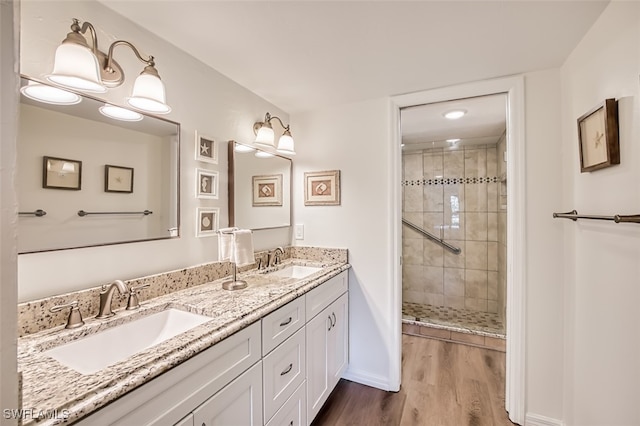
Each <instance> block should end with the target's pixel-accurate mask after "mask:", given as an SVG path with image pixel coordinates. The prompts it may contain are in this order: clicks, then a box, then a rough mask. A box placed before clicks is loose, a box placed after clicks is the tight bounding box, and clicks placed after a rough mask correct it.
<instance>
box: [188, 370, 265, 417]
mask: <svg viewBox="0 0 640 426" xmlns="http://www.w3.org/2000/svg"><path fill="white" fill-rule="evenodd" d="M193 423H194V426H230V425H243V426H262V424H263V422H262V362H258V363H257V364H255V365H254V366H253V367H251V368H250V369H249V370H247V371H245V372H244V373H243V374H242V375H241V376H240V377H238V378H237V379H235V380H234V381H233V382H231V383H229V384H228V385H227V386H226V387H225V388H224V389H222V390H221V391H220V392H218V393H217V394H215V395H214V396H212V397H211V398H209V399H208V400H207V401H205V402H204V404H202V405H201V406H199V407H198V408H196V409H195V410H194V411H193Z"/></svg>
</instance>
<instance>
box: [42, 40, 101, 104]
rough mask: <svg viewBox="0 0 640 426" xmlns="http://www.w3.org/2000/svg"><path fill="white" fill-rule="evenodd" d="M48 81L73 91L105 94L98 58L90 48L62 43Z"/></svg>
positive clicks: (57, 50)
mask: <svg viewBox="0 0 640 426" xmlns="http://www.w3.org/2000/svg"><path fill="white" fill-rule="evenodd" d="M46 78H47V80H49V81H51V82H53V83H56V84H59V85H61V86H64V87H69V88H72V89H78V90H83V91H86V92H96V93H104V92H106V91H107V89H106V87H104V86H103V85H102V80H101V79H100V65H99V64H98V58H96V55H94V54H93V52H92V51H91V50H89V49H88V48H86V47H84V46H81V45H79V44H75V43H62V44H61V45H60V46H58V48H57V49H56V56H55V62H54V64H53V72H52V73H51V74H49V75H48V76H47V77H46Z"/></svg>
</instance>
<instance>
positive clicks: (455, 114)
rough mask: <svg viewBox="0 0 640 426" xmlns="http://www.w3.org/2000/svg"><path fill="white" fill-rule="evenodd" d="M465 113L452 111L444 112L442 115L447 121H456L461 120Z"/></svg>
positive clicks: (462, 110) (456, 110)
mask: <svg viewBox="0 0 640 426" xmlns="http://www.w3.org/2000/svg"><path fill="white" fill-rule="evenodd" d="M466 113H467V111H465V110H464V109H454V110H452V111H448V112H445V113H444V114H443V115H444V117H445V118H448V119H449V120H457V119H458V118H462V117H463V116H464V115H465V114H466Z"/></svg>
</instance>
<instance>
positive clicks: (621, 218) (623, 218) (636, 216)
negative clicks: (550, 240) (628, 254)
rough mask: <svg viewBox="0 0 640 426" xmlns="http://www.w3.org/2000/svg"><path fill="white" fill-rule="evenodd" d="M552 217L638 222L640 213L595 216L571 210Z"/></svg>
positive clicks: (639, 221)
mask: <svg viewBox="0 0 640 426" xmlns="http://www.w3.org/2000/svg"><path fill="white" fill-rule="evenodd" d="M553 217H554V218H560V219H571V220H572V221H574V222H575V221H576V220H578V219H595V220H611V221H614V222H615V223H625V222H626V223H640V214H632V215H626V216H625V215H619V214H616V215H613V216H597V215H592V214H578V212H577V211H576V210H571V211H570V212H566V213H554V214H553Z"/></svg>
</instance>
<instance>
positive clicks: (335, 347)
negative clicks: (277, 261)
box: [77, 271, 349, 426]
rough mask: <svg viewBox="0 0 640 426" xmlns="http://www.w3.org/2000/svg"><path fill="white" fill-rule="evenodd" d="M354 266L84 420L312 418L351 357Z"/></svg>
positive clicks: (178, 423)
mask: <svg viewBox="0 0 640 426" xmlns="http://www.w3.org/2000/svg"><path fill="white" fill-rule="evenodd" d="M347 289H348V283H347V272H346V271H345V272H341V273H340V274H338V275H336V276H335V277H332V278H330V279H329V280H327V281H326V282H324V283H322V284H320V285H318V286H317V287H315V288H314V289H312V290H311V291H309V292H308V293H306V294H304V295H302V296H300V297H298V298H296V299H294V300H292V301H291V302H289V303H287V304H286V305H284V306H281V307H280V308H278V309H276V310H275V311H273V312H271V313H269V314H268V315H266V316H264V317H263V318H262V319H261V320H260V321H257V322H254V323H253V324H251V325H249V326H247V327H246V328H244V329H242V330H240V331H238V332H237V333H235V334H233V335H231V336H229V337H227V338H226V339H224V340H222V341H221V342H219V343H217V344H215V345H214V346H213V347H211V348H209V349H207V350H205V351H203V352H201V353H200V354H198V355H195V356H194V357H192V358H190V359H189V360H187V361H185V362H183V363H182V364H180V365H177V366H176V367H174V368H172V369H171V370H169V371H167V372H166V373H164V374H162V375H160V376H158V377H156V378H155V379H153V380H151V381H150V382H148V383H146V384H144V385H142V386H140V387H138V388H136V389H134V390H133V391H131V392H129V393H127V394H126V395H124V396H122V397H120V398H119V399H117V400H115V401H114V402H112V403H110V404H109V405H107V406H106V407H104V408H102V409H100V410H98V411H97V412H95V413H93V414H91V415H90V416H88V417H86V418H84V419H82V420H80V422H79V423H77V424H79V425H86V426H91V425H96V424H100V425H127V426H128V425H134V424H135V425H148V426H150V425H155V426H159V425H163V426H164V425H174V426H236V425H238V426H245V425H246V426H260V425H266V426H303V425H304V426H307V425H309V424H310V423H311V421H312V420H313V419H314V417H315V416H316V414H317V413H318V411H319V410H320V408H321V407H322V405H323V404H324V402H325V401H326V399H327V397H328V396H329V394H330V393H331V391H332V390H333V388H334V387H335V385H336V384H337V383H338V380H339V379H340V377H341V375H342V373H343V372H344V369H345V368H346V366H347V363H348V317H349V315H348V309H349V308H348V305H349V301H348V292H347Z"/></svg>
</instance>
